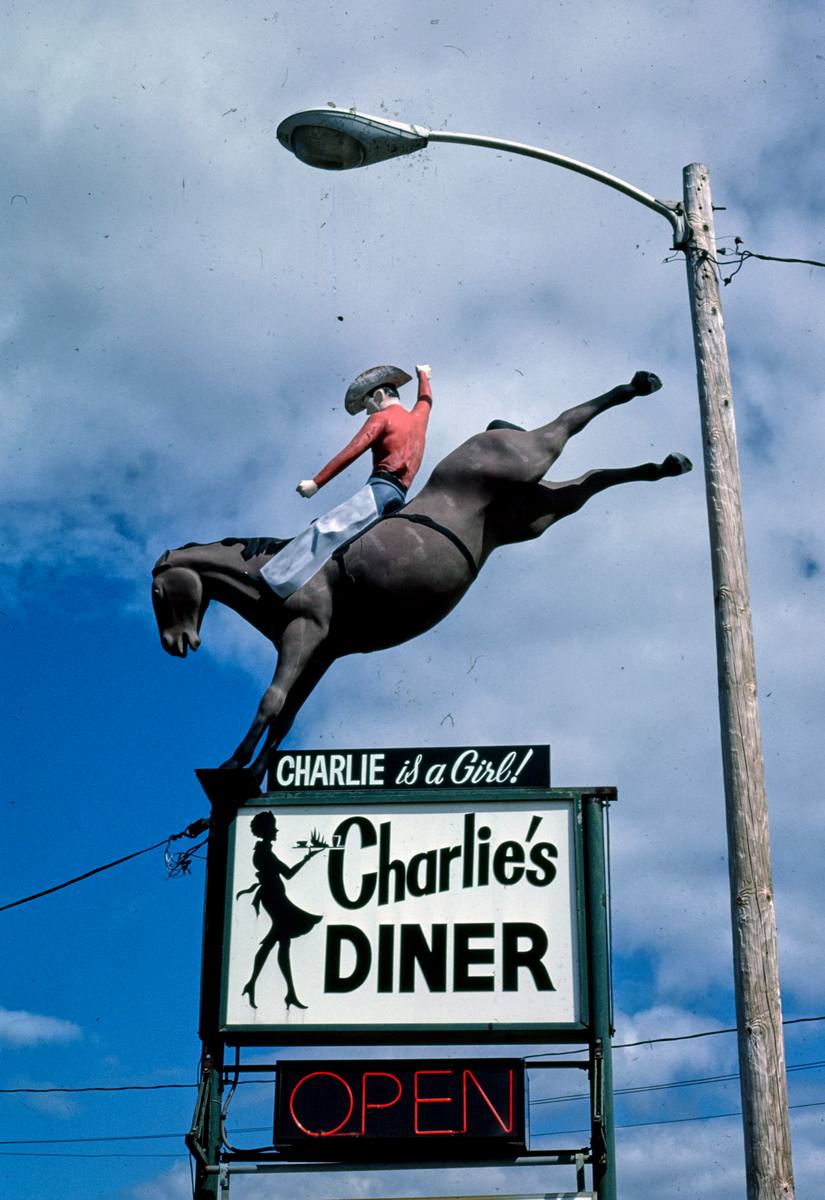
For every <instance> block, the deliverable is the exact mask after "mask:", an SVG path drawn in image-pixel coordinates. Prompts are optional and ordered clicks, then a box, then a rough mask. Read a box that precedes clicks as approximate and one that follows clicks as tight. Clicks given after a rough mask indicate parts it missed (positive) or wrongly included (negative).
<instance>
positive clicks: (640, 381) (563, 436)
mask: <svg viewBox="0 0 825 1200" xmlns="http://www.w3.org/2000/svg"><path fill="white" fill-rule="evenodd" d="M661 386H662V381H661V379H660V378H659V376H658V375H654V374H653V372H652V371H637V372H636V374H635V375H634V376H633V378H632V379H631V381H630V383H620V384H619V385H618V386H617V387H614V388H611V389H610V391H609V392H604V393H603V394H602V395H601V396H595V397H594V398H593V399H592V400H586V401H585V402H584V403H583V404H576V405H574V406H573V407H572V408H567V409H565V410H564V412H562V413H560V414H559V415H558V416H557V417H556V418H555V419H554V420H553V421H550V422H548V424H547V425H541V426H539V428H538V429H534V430H532V432H531V434H530V437H531V438H532V441H533V456H534V459H535V462H534V464H533V465H534V473H535V478H536V479H541V477H542V476H543V475H545V474H546V473H547V472H548V471H549V470H550V467H551V466H552V465H553V463H554V462H555V461H556V459H557V458H558V457H559V455H560V454H561V452H562V450H563V449H564V447H565V446H566V445H567V443H568V441H569V440H570V438H571V437H574V436H575V435H576V434H577V433H581V431H582V430H583V429H584V428H585V426H586V425H588V424H589V423H590V422H591V421H592V420H593V418H594V417H597V416H599V415H600V414H601V413H603V412H606V411H607V410H608V409H609V408H615V407H616V406H617V405H619V404H627V402H628V401H629V400H633V399H634V398H635V397H636V396H649V395H651V393H652V392H658V391H659V389H660V388H661ZM608 486H609V485H608Z"/></svg>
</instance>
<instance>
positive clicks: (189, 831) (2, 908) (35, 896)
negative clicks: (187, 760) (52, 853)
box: [0, 817, 209, 912]
mask: <svg viewBox="0 0 825 1200" xmlns="http://www.w3.org/2000/svg"><path fill="white" fill-rule="evenodd" d="M208 828H209V821H208V820H207V819H206V818H205V817H201V818H200V819H199V820H197V821H193V822H192V823H191V824H190V825H187V826H186V828H185V829H182V830H181V832H180V833H170V834H169V836H168V837H165V838H164V839H163V841H161V842H155V844H154V845H153V846H146V847H145V848H144V849H143V850H134V851H133V852H132V853H131V854H124V855H123V857H122V858H116V859H114V860H113V861H112V862H108V863H103V865H102V866H99V867H93V868H92V870H91V871H84V873H83V874H82V875H75V876H74V878H73V879H67V880H65V882H64V883H56V884H55V885H54V886H53V887H48V888H44V889H43V891H42V892H33V893H32V895H31V896H23V897H21V899H20V900H11V901H10V902H9V903H8V904H0V912H6V910H7V909H9V908H17V907H18V905H20V904H31V902H32V900H41V899H42V898H43V897H44V896H51V895H53V894H54V893H55V892H60V891H62V890H63V888H67V887H72V885H73V884H75V883H82V882H83V880H84V879H91V878H92V876H93V875H99V874H100V873H101V871H110V870H111V869H112V867H119V866H121V864H122V863H126V862H130V861H131V860H132V859H133V858H140V856H141V854H149V853H150V852H151V851H152V850H159V849H160V847H161V846H165V847H166V849H167V861H169V843H170V842H176V841H177V840H178V839H179V838H184V837H186V838H196V837H198V836H199V835H200V834H201V833H204V832H205V830H207V829H208ZM202 844H203V843H201V845H202ZM195 849H198V847H197V846H196V847H195ZM177 857H186V856H185V855H182V856H177Z"/></svg>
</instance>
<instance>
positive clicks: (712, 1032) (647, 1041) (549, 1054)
mask: <svg viewBox="0 0 825 1200" xmlns="http://www.w3.org/2000/svg"><path fill="white" fill-rule="evenodd" d="M811 1021H825V1016H818V1017H788V1018H787V1019H786V1020H783V1022H782V1024H783V1025H803V1024H807V1023H809V1022H811ZM720 1033H738V1030H737V1028H736V1026H735V1025H731V1026H726V1027H725V1028H724V1029H703V1030H701V1031H700V1032H698V1033H677V1034H671V1035H670V1036H669V1037H655V1038H642V1039H641V1041H638V1042H614V1043H613V1049H614V1050H632V1049H633V1048H634V1047H636V1046H654V1045H657V1044H658V1045H661V1044H662V1043H665V1042H690V1041H693V1040H694V1039H695V1038H704V1037H716V1036H717V1035H718V1034H720ZM570 1054H581V1049H580V1048H578V1047H577V1048H575V1049H573V1050H541V1051H538V1052H537V1053H536V1054H525V1055H524V1059H525V1061H526V1060H527V1059H532V1058H564V1057H565V1056H566V1055H570Z"/></svg>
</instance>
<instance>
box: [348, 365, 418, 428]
mask: <svg viewBox="0 0 825 1200" xmlns="http://www.w3.org/2000/svg"><path fill="white" fill-rule="evenodd" d="M411 379H412V375H408V374H407V372H406V371H402V370H401V368H400V367H370V368H369V370H368V371H362V372H361V374H360V375H356V377H355V379H353V381H352V383H351V384H350V385H349V387H348V388H347V394H346V396H345V397H344V407H345V408H346V410H347V412H348V413H351V414H352V415H353V416H355V414H356V413H359V412H361V411H362V410H363V409H364V407H365V405H364V401H365V400H366V398H367V396H368V395H369V394H370V392H374V391H375V389H376V388H380V387H395V388H399V387H403V386H404V384H405V383H409V382H410V380H411Z"/></svg>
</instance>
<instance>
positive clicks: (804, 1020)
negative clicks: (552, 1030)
mask: <svg viewBox="0 0 825 1200" xmlns="http://www.w3.org/2000/svg"><path fill="white" fill-rule="evenodd" d="M813 1021H825V1015H823V1016H817V1017H789V1018H788V1019H787V1020H785V1021H783V1022H782V1024H783V1025H802V1024H808V1023H810V1022H813ZM719 1033H736V1029H735V1027H734V1028H731V1029H705V1030H702V1031H700V1032H699V1033H682V1034H676V1035H673V1036H671V1037H656V1038H644V1039H643V1040H642V1041H640V1042H620V1043H618V1044H617V1045H614V1046H613V1049H614V1050H628V1049H631V1048H632V1047H635V1046H654V1045H656V1044H657V1043H662V1042H683V1041H689V1040H692V1039H694V1038H703V1037H714V1036H715V1035H716V1034H719ZM580 1053H581V1050H579V1049H575V1050H560V1051H558V1052H553V1051H541V1053H538V1054H526V1055H525V1056H524V1061H525V1062H527V1061H528V1060H530V1059H534V1058H555V1057H560V1056H562V1055H565V1054H580ZM803 1065H805V1064H803ZM788 1069H789V1070H790V1069H791V1068H788ZM250 1083H272V1080H271V1079H241V1080H239V1081H238V1084H239V1086H243V1085H244V1084H250ZM197 1086H198V1084H197V1083H120V1084H99V1085H89V1086H86V1087H18V1088H0V1096H18V1095H35V1096H38V1095H44V1094H50V1093H53V1092H58V1093H69V1094H72V1095H73V1094H75V1093H80V1092H162V1091H169V1090H172V1089H175V1088H196V1087H197ZM663 1086H667V1085H663Z"/></svg>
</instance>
